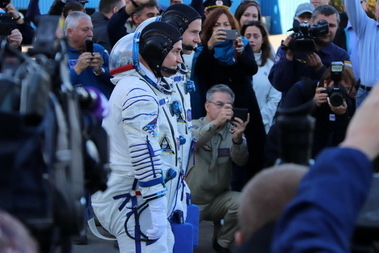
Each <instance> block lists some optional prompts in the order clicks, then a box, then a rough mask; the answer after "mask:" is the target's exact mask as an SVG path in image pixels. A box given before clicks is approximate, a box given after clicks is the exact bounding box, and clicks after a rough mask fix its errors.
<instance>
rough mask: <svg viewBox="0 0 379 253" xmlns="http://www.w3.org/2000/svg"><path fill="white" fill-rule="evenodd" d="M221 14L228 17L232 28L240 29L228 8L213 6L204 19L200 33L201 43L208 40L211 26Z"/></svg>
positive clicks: (210, 34) (211, 29)
mask: <svg viewBox="0 0 379 253" xmlns="http://www.w3.org/2000/svg"><path fill="white" fill-rule="evenodd" d="M222 14H225V15H226V16H227V17H228V20H229V22H230V25H231V27H232V29H237V30H239V29H240V26H239V24H238V21H237V19H236V18H235V17H234V16H233V14H232V13H231V12H230V11H229V10H228V9H226V8H223V7H217V8H214V9H213V11H212V12H211V13H209V14H208V16H207V18H206V19H205V21H204V24H203V29H202V31H201V35H200V36H201V42H202V43H207V42H208V40H209V39H210V38H211V37H212V33H213V27H214V25H215V24H216V22H217V20H218V18H219V17H220V16H221V15H222Z"/></svg>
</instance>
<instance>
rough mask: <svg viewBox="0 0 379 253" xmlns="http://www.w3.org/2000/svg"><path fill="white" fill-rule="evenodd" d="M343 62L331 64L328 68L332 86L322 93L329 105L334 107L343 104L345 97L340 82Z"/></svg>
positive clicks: (344, 91) (343, 88) (344, 90)
mask: <svg viewBox="0 0 379 253" xmlns="http://www.w3.org/2000/svg"><path fill="white" fill-rule="evenodd" d="M343 66H344V64H343V62H332V64H331V66H330V72H331V77H332V80H333V81H334V84H333V85H332V86H331V87H326V88H325V90H324V91H322V93H327V94H328V97H329V100H330V104H331V105H332V106H334V107H338V106H340V105H342V104H343V101H344V100H345V97H346V89H345V87H343V86H342V85H341V84H340V82H341V79H342V71H343Z"/></svg>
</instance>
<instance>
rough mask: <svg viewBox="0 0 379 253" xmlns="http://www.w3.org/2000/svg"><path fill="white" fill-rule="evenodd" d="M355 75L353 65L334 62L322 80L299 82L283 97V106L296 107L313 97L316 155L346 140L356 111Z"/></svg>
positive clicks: (314, 146)
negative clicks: (351, 119) (347, 131)
mask: <svg viewBox="0 0 379 253" xmlns="http://www.w3.org/2000/svg"><path fill="white" fill-rule="evenodd" d="M354 85H355V78H354V74H353V70H352V68H351V66H349V65H346V64H343V63H342V62H333V63H332V65H331V67H330V68H328V69H327V70H326V71H325V72H324V74H323V76H322V78H321V79H320V82H315V81H310V80H303V81H300V82H297V83H296V84H295V85H294V86H293V87H292V88H291V89H290V90H289V91H288V93H287V96H286V97H285V98H284V99H283V101H282V105H281V107H282V108H284V109H289V108H293V107H296V106H300V105H302V104H305V103H306V102H308V101H309V100H311V99H313V100H314V103H315V104H316V109H315V110H314V112H313V113H312V116H313V117H315V119H316V122H315V129H314V135H313V148H312V156H313V157H316V155H317V154H318V153H319V152H320V151H321V150H322V149H323V148H325V147H327V146H336V145H338V144H339V143H340V142H342V141H343V139H344V138H345V134H346V129H347V126H348V124H349V122H350V118H351V116H352V115H353V113H354V111H355V102H354V97H355V89H354Z"/></svg>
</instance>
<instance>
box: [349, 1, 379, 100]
mask: <svg viewBox="0 0 379 253" xmlns="http://www.w3.org/2000/svg"><path fill="white" fill-rule="evenodd" d="M360 2H361V1H360V0H349V1H347V0H345V1H344V4H345V9H346V12H347V15H348V17H349V21H350V22H351V26H352V27H353V30H354V31H355V33H356V34H357V37H358V55H359V74H360V80H361V83H360V84H359V89H358V91H357V96H356V106H357V107H358V106H360V104H361V103H362V101H363V100H364V99H365V98H366V97H367V95H368V94H369V92H370V91H371V89H372V87H373V86H374V85H375V83H377V82H378V81H379V43H378V41H379V22H378V21H379V1H377V2H376V5H375V16H376V19H377V20H373V19H371V18H369V17H368V16H367V14H366V13H365V11H364V10H363V9H362V7H361V3H360Z"/></svg>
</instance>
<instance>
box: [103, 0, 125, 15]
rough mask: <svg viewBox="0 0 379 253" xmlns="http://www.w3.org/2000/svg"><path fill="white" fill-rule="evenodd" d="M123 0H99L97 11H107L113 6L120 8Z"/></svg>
mask: <svg viewBox="0 0 379 253" xmlns="http://www.w3.org/2000/svg"><path fill="white" fill-rule="evenodd" d="M123 2H124V0H100V2H99V11H100V12H103V13H109V12H111V11H112V9H113V8H114V7H117V8H120V6H121V5H122V3H123Z"/></svg>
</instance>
